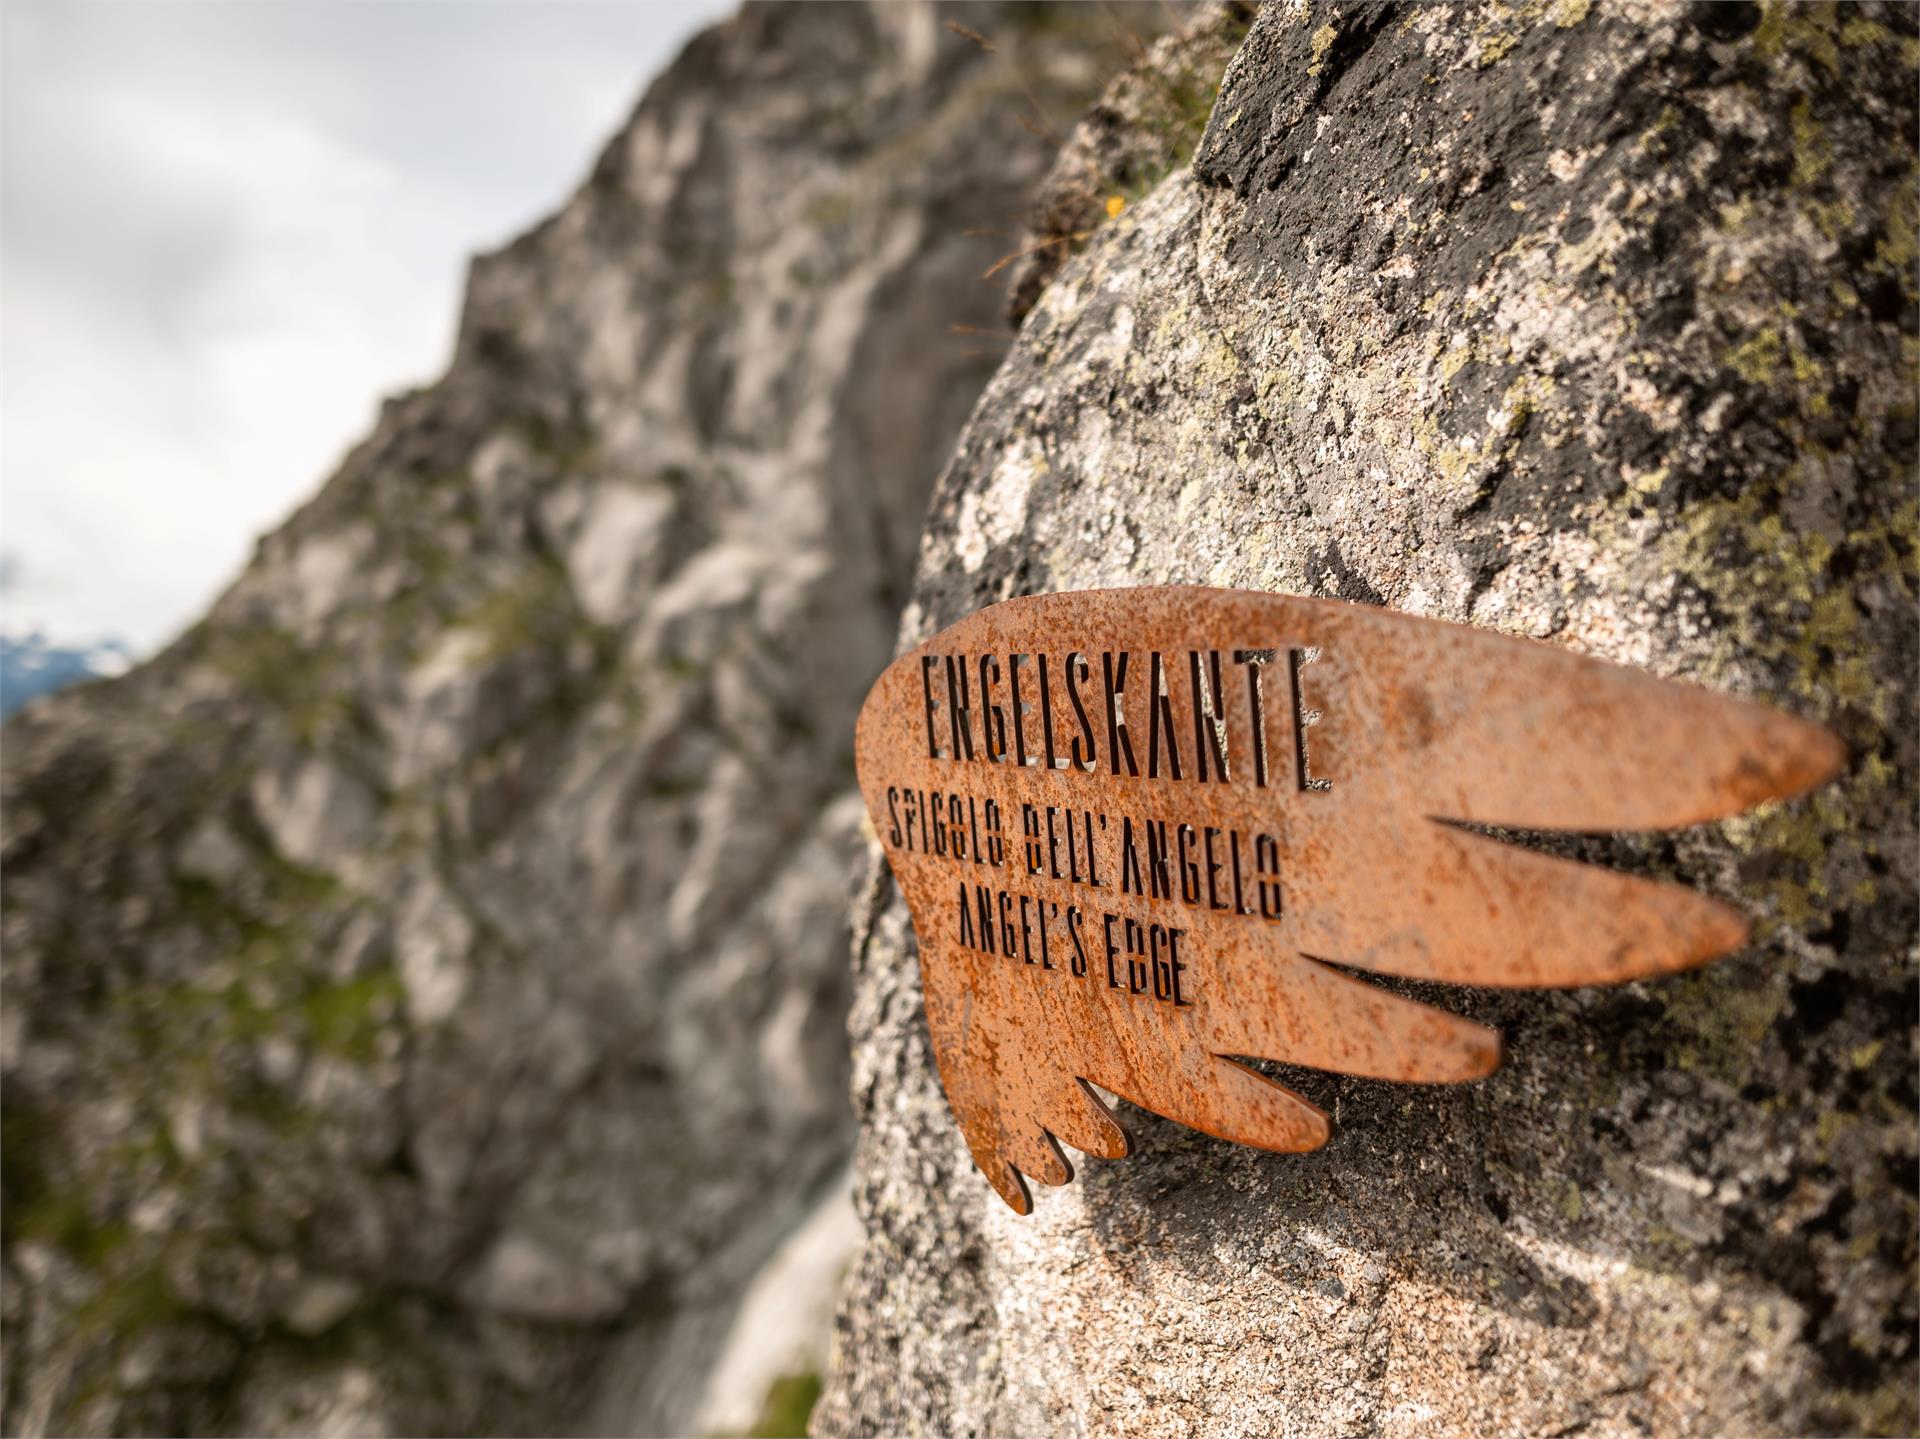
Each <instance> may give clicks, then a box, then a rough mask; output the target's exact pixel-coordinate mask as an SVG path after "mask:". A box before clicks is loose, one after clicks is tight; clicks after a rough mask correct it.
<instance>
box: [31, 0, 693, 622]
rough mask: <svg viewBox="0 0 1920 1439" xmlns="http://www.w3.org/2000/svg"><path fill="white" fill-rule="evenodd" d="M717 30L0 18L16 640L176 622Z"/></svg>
mask: <svg viewBox="0 0 1920 1439" xmlns="http://www.w3.org/2000/svg"><path fill="white" fill-rule="evenodd" d="M720 9H721V7H720V6H719V5H718V4H717V3H714V0H694V3H686V4H674V5H664V4H655V5H584V6H575V5H552V4H546V5H535V4H518V3H506V4H488V5H458V6H456V5H425V4H392V5H340V4H331V3H318V4H309V3H289V4H277V5H271V6H238V5H226V4H210V5H203V4H168V5H112V4H90V5H84V6H81V5H75V6H57V7H56V6H40V5H32V4H27V5H21V4H13V5H9V6H7V7H5V8H4V9H3V10H0V282H3V286H4V288H3V290H0V505H3V506H4V508H3V509H0V526H4V529H3V531H0V549H3V550H4V553H5V555H6V557H7V564H6V567H5V596H4V603H5V614H4V619H5V623H6V625H7V627H8V628H10V629H18V628H25V627H29V626H39V627H42V628H44V629H46V630H47V631H48V632H49V634H51V635H52V636H54V637H55V638H58V639H63V640H86V639H92V638H95V637H98V636H102V635H113V636H119V637H122V638H124V639H126V640H128V641H130V642H131V643H132V644H134V645H135V647H136V648H139V649H146V648H149V647H151V646H152V645H154V644H156V643H158V642H160V641H162V640H164V639H165V638H167V637H168V636H169V635H171V634H172V633H174V632H176V631H177V630H178V629H179V628H180V627H181V626H182V625H183V624H185V623H186V622H187V621H189V620H190V619H192V618H193V616H194V615H195V614H196V613H197V612H198V611H199V610H200V609H202V608H203V607H204V606H205V605H206V604H207V602H208V601H209V600H210V599H211V598H212V597H213V595H214V594H215V593H217V592H218V590H219V589H220V588H221V587H222V586H223V585H224V584H225V583H226V582H227V581H228V580H229V579H230V578H231V576H232V574H233V573H234V571H235V570H236V569H237V568H238V566H239V564H240V563H241V562H242V560H243V559H244V557H245V555H246V552H247V549H248V546H249V544H250V542H251V539H252V537H253V536H254V535H255V534H256V533H258V532H259V531H260V530H262V529H263V528H266V527H267V526H269V525H270V524H272V523H273V522H274V521H276V520H277V519H278V518H279V517H281V516H282V515H284V514H285V513H286V511H287V510H288V509H290V508H291V507H292V505H293V504H295V503H296V502H298V501H299V500H300V499H302V498H304V497H305V496H306V495H307V494H309V493H310V492H311V491H312V490H313V489H314V488H315V487H316V486H317V485H318V483H319V482H320V480H321V479H323V478H324V477H325V475H326V473H327V472H328V470H330V469H331V467H332V466H333V464H334V463H335V461H336V460H337V459H338V457H339V455H340V454H341V453H342V451H344V449H345V448H346V447H347V445H349V444H350V443H352V442H353V441H354V440H355V439H356V438H358V437H359V435H360V434H362V433H363V432H364V431H365V429H366V428H367V426H368V425H369V423H370V422H371V420H372V417H373V413H374V409H375V405H376V403H377V400H378V398H379V396H380V395H381V394H383V393H385V392H387V391H389V390H391V389H393V388H396V387H397V386H399V385H402V384H408V383H417V382H419V381H421V380H424V379H427V378H429V377H431V375H432V374H433V373H434V372H435V371H437V370H438V369H439V368H440V367H441V365H442V364H443V363H444V360H445V357H446V354H447V351H448V349H449V347H450V343H451V339H452V334H453V325H454V320H455V314H456V306H457V300H458V290H459V285H460V281H461V278H462V276H463V274H464V271H465V262H466V257H467V255H468V254H469V253H471V252H472V251H473V250H474V249H476V248H482V247H487V246H491V245H495V244H498V243H499V242H501V241H502V240H504V239H506V238H507V237H508V236H510V235H511V234H512V233H514V232H515V231H517V230H518V229H520V228H522V227H524V226H525V225H527V224H529V223H531V222H532V221H533V220H535V219H537V218H538V217H539V216H540V215H541V214H543V213H544V212H546V211H547V210H549V209H551V208H552V207H553V206H554V205H555V204H557V203H558V202H559V201H560V200H561V199H562V198H564V195H565V194H566V192H567V190H568V189H569V188H570V186H571V185H572V184H573V183H574V182H575V181H576V180H577V179H578V178H579V177H580V176H581V175H583V174H584V173H585V171H586V168H587V166H588V165H589V164H590V162H591V160H592V158H593V156H594V154H595V152H596V151H597V149H598V147H599V145H600V144H601V142H602V141H603V140H604V139H605V138H606V137H607V136H608V135H610V134H611V133H612V131H613V130H614V128H615V127H616V126H617V125H618V124H619V122H620V120H621V119H622V118H623V116H624V114H625V113H626V111H627V109H628V108H629V107H630V106H631V104H632V102H633V101H634V99H636V98H637V96H638V94H639V91H640V87H641V84H642V82H643V81H644V79H645V78H646V77H647V76H648V75H649V74H650V73H651V72H652V71H654V70H656V69H658V68H659V66H660V65H661V64H662V63H663V62H664V60H665V58H666V57H667V55H668V53H669V51H670V49H671V48H672V47H673V46H674V45H677V44H678V43H679V42H680V41H682V40H683V39H684V38H685V37H686V35H688V34H690V33H691V31H692V30H693V29H695V28H697V27H698V26H699V25H700V24H701V23H704V22H705V21H706V20H707V19H710V18H713V17H715V16H717V15H718V14H719V13H720Z"/></svg>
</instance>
